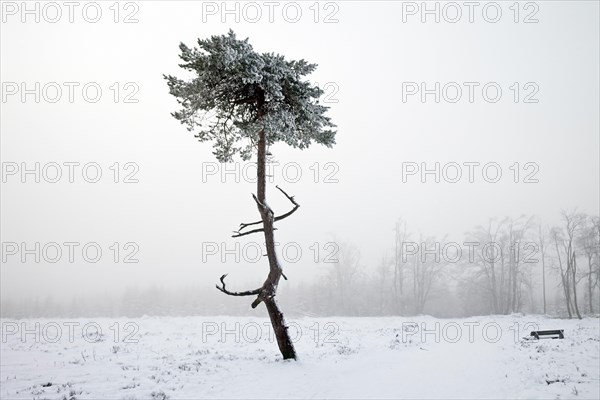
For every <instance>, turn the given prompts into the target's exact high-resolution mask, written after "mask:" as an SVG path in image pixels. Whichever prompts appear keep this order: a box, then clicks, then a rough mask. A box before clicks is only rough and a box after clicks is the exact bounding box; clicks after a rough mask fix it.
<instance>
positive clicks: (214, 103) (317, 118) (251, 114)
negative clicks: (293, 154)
mask: <svg viewBox="0 0 600 400" xmlns="http://www.w3.org/2000/svg"><path fill="white" fill-rule="evenodd" d="M179 48H180V50H181V54H180V58H181V59H182V60H183V63H182V64H180V67H181V68H183V69H185V70H187V71H191V72H192V73H193V75H194V77H193V78H192V79H190V80H184V79H179V78H177V77H174V76H171V75H169V76H165V79H166V80H167V83H168V85H169V90H170V93H171V94H172V95H173V96H175V97H176V98H177V101H178V103H179V104H180V105H181V110H179V111H176V112H174V113H172V115H173V116H174V117H175V118H176V119H178V120H179V121H180V122H181V123H182V124H184V125H186V127H187V129H188V130H189V131H193V132H195V133H196V135H195V136H196V137H197V138H198V140H200V141H201V142H205V141H212V142H213V148H214V151H213V154H214V155H215V156H216V158H217V159H218V160H219V161H221V162H228V161H232V160H233V158H234V157H235V156H236V155H237V156H240V157H241V158H242V159H243V160H249V159H250V158H252V157H253V156H254V155H256V162H257V194H256V195H253V198H254V200H255V202H256V204H257V207H258V211H259V213H260V216H261V220H260V221H257V222H253V223H242V224H241V225H240V229H239V230H238V231H237V233H236V234H235V235H234V237H239V236H244V235H247V234H252V233H259V232H263V233H264V236H265V242H266V248H267V257H268V260H269V274H268V276H267V279H266V280H265V282H264V283H263V285H262V286H261V287H260V288H258V289H255V290H248V291H244V292H232V291H229V290H228V289H226V287H225V280H224V279H225V277H226V275H227V274H225V275H223V276H222V277H221V279H220V280H221V286H219V285H217V289H219V290H220V291H222V292H223V293H225V294H228V295H231V296H254V295H255V296H256V299H255V300H254V302H253V303H252V307H253V308H255V307H256V306H258V305H259V304H260V303H261V302H262V303H264V304H265V306H266V308H267V311H268V313H269V317H270V319H271V324H272V325H273V330H274V332H275V336H276V338H277V344H278V346H279V350H280V351H281V354H282V356H283V358H284V359H290V358H292V359H295V358H296V352H295V349H294V346H293V344H292V342H291V340H290V337H289V335H288V332H287V326H286V324H285V320H284V317H283V314H282V312H281V311H280V310H279V307H278V305H277V302H276V300H275V296H276V293H277V286H278V284H279V280H280V278H281V277H282V276H283V277H284V278H286V277H285V275H284V274H283V270H282V267H281V264H280V263H279V261H278V259H277V254H276V252H275V239H274V235H273V231H274V228H273V224H274V223H275V222H277V221H280V220H282V219H284V218H286V217H288V216H290V215H291V214H292V213H294V212H295V211H296V210H297V209H298V207H299V205H298V203H297V202H296V201H295V200H294V198H293V197H291V196H289V195H288V194H287V193H286V192H284V191H283V190H282V189H280V188H279V187H277V188H278V189H279V190H280V191H281V193H282V194H283V195H285V196H286V197H287V198H288V199H289V200H290V202H291V203H292V204H293V206H294V207H293V208H292V210H291V211H289V212H287V213H285V214H282V215H279V216H275V214H274V213H273V210H271V208H270V207H269V206H268V205H267V202H266V201H265V200H266V160H267V147H268V146H270V145H272V144H273V143H276V142H280V141H283V142H285V143H287V144H288V145H290V146H292V147H295V148H300V149H304V148H307V147H309V146H310V145H311V144H312V143H313V142H316V143H320V144H323V145H325V146H327V147H331V146H333V144H335V134H336V132H335V131H334V130H332V128H334V127H335V125H334V124H333V123H332V122H331V120H330V118H329V117H327V116H326V115H325V113H326V111H327V110H328V107H325V106H323V105H321V104H319V98H320V96H321V95H322V94H323V91H322V90H321V89H320V88H319V87H318V86H317V85H314V84H312V83H310V82H309V81H308V80H305V79H304V77H305V76H306V75H309V74H310V73H311V72H313V71H314V70H315V68H316V67H317V66H316V64H309V63H308V62H306V61H305V60H299V61H295V60H291V61H288V60H286V59H285V57H283V56H282V55H279V54H274V53H257V52H255V51H254V50H253V48H252V46H251V45H250V43H249V42H248V39H245V40H238V39H237V38H236V35H235V33H234V32H233V31H231V30H230V31H229V33H228V34H227V35H220V36H211V37H210V38H209V39H204V40H203V39H199V40H198V47H197V48H196V47H194V48H189V47H187V46H186V45H185V44H183V43H182V44H180V46H179ZM261 224H262V228H257V229H252V230H248V231H246V230H245V229H246V228H247V227H249V226H253V225H261Z"/></svg>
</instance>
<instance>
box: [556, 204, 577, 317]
mask: <svg viewBox="0 0 600 400" xmlns="http://www.w3.org/2000/svg"><path fill="white" fill-rule="evenodd" d="M561 214H562V217H563V221H564V229H561V228H558V227H556V228H554V229H553V238H554V244H555V248H556V257H557V259H558V266H559V271H560V277H561V285H562V288H563V293H564V296H565V303H566V306H567V313H568V315H569V318H572V316H573V313H575V314H576V315H577V318H579V319H581V313H580V312H579V304H578V301H577V284H578V283H579V281H580V280H581V278H580V277H579V276H578V275H577V254H576V247H575V244H576V243H575V240H576V236H577V235H578V234H579V231H580V229H581V226H582V224H583V222H584V220H585V217H584V215H583V214H580V213H577V212H576V211H571V212H566V211H563V212H562V213H561Z"/></svg>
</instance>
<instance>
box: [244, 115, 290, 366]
mask: <svg viewBox="0 0 600 400" xmlns="http://www.w3.org/2000/svg"><path fill="white" fill-rule="evenodd" d="M261 108H262V104H259V110H260V109H261ZM260 117H262V115H261V112H259V118H260ZM266 162H267V140H266V133H265V131H264V129H263V130H261V131H260V133H259V136H258V157H257V173H256V174H257V199H258V211H259V212H260V216H261V218H262V222H263V229H264V234H265V245H266V248H267V257H268V259H269V275H268V276H267V279H266V280H265V283H264V284H263V291H262V293H261V295H260V296H259V299H257V301H263V302H264V303H265V306H266V307H267V311H268V312H269V318H270V319H271V325H272V326H273V330H274V332H275V337H276V338H277V345H278V346H279V350H280V351H281V355H282V356H283V359H284V360H287V359H290V358H292V359H296V350H295V349H294V345H293V344H292V341H291V339H290V336H289V334H288V328H287V326H286V325H285V319H284V318H283V313H282V312H281V311H280V310H279V307H278V305H277V302H276V301H275V295H276V294H277V285H278V284H279V279H280V278H281V274H282V270H281V266H280V265H279V261H278V260H277V253H276V252H275V238H274V235H273V218H274V215H273V211H272V210H271V209H270V208H269V207H268V205H267V203H266V201H265V200H266ZM255 303H256V302H255ZM253 306H256V304H253Z"/></svg>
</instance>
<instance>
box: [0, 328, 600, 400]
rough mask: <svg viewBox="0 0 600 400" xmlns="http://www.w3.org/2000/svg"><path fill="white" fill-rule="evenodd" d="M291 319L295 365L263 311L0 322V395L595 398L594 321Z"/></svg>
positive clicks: (597, 347)
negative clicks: (546, 332) (559, 335)
mask: <svg viewBox="0 0 600 400" xmlns="http://www.w3.org/2000/svg"><path fill="white" fill-rule="evenodd" d="M288 322H289V323H291V326H290V332H291V334H292V336H293V337H294V338H295V340H296V348H297V351H298V353H299V355H300V360H299V361H295V362H294V361H291V362H290V361H282V360H281V356H280V355H279V353H278V350H277V345H276V343H275V342H274V341H273V337H272V334H271V331H270V328H269V327H268V321H267V320H266V319H261V318H238V317H187V318H139V319H118V320H116V319H74V320H17V321H15V320H6V319H4V320H2V342H1V354H0V355H1V361H0V362H1V364H0V365H1V367H0V378H1V381H0V384H1V388H0V398H2V399H13V398H27V399H31V398H35V399H63V398H66V399H88V398H93V399H99V398H112V399H148V398H155V399H164V398H170V399H179V398H298V397H300V398H307V397H316V398H477V399H480V398H545V399H547V398H589V399H598V398H599V397H600V393H599V391H600V389H599V387H600V380H599V378H600V359H599V353H600V343H599V330H600V329H599V320H598V319H591V318H588V319H584V320H582V321H578V320H559V319H547V318H542V317H535V316H533V317H532V316H504V317H482V318H468V319H456V320H450V319H435V318H432V317H412V318H393V317H389V318H340V317H335V318H301V319H291V320H290V321H288ZM36 324H37V325H36ZM537 328H539V329H557V328H561V329H564V330H565V339H564V340H558V339H557V340H551V339H547V340H540V341H523V340H522V337H524V336H527V335H528V333H529V331H531V330H533V329H537ZM300 329H301V331H300ZM436 332H437V334H436Z"/></svg>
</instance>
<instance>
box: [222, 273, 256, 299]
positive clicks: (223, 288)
mask: <svg viewBox="0 0 600 400" xmlns="http://www.w3.org/2000/svg"><path fill="white" fill-rule="evenodd" d="M226 276H227V274H225V275H222V276H221V278H220V281H221V284H222V285H223V286H222V287H219V285H215V287H216V288H217V289H219V290H220V291H221V292H223V293H225V294H227V295H229V296H254V295H259V294H261V293H262V288H259V289H254V290H246V291H244V292H230V291H229V290H227V289H226V288H225V277H226Z"/></svg>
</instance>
